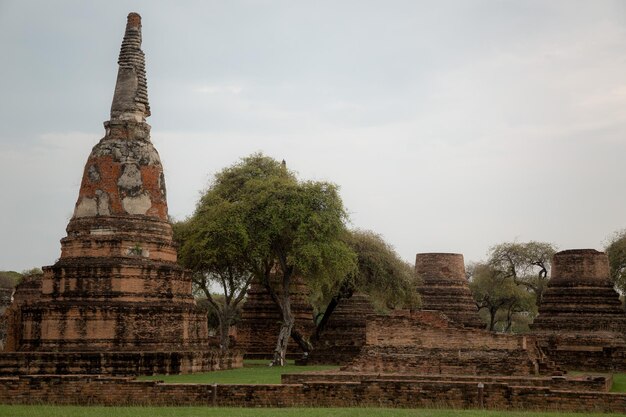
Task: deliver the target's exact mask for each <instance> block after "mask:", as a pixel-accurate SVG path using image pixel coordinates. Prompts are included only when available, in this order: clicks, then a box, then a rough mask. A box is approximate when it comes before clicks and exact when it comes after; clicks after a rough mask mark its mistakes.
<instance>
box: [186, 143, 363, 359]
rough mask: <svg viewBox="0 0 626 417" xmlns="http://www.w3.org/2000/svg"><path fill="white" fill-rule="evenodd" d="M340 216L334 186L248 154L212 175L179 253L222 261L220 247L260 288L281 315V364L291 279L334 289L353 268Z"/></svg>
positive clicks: (289, 322)
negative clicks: (270, 298) (312, 179)
mask: <svg viewBox="0 0 626 417" xmlns="http://www.w3.org/2000/svg"><path fill="white" fill-rule="evenodd" d="M201 219H202V220H201ZM216 219H218V220H216ZM346 221H347V214H346V212H345V210H344V208H343V204H342V202H341V198H340V197H339V194H338V192H337V187H336V186H335V185H333V184H330V183H327V182H313V181H299V180H298V179H297V178H296V176H295V175H294V174H293V173H292V172H290V171H289V170H288V169H287V167H286V166H285V164H284V163H282V164H281V163H279V162H278V161H276V160H274V159H272V158H269V157H266V156H264V155H262V154H254V155H251V156H249V157H247V158H244V159H243V160H242V161H241V162H240V163H238V164H235V165H233V166H231V167H229V168H226V169H224V170H223V171H221V172H220V173H218V174H216V175H215V179H214V181H213V183H212V185H211V186H210V187H209V189H208V190H207V192H206V193H205V194H204V195H203V196H202V198H201V200H200V202H199V203H198V206H197V208H196V212H195V213H194V215H193V216H192V218H191V219H190V220H189V222H190V224H189V227H188V228H185V230H186V231H184V233H183V234H182V235H181V236H183V238H182V240H183V241H184V243H183V246H182V248H181V253H182V257H181V258H182V260H183V262H184V263H185V264H187V262H188V261H189V262H190V263H188V264H187V265H193V264H198V265H201V264H202V263H204V264H206V263H207V262H209V261H207V259H209V260H210V262H224V260H223V259H222V258H224V256H222V255H223V253H222V251H226V254H225V258H227V259H228V260H229V262H230V263H229V264H230V265H231V266H232V268H233V270H234V271H235V272H236V273H237V274H238V276H242V277H245V279H246V280H248V279H249V278H250V277H254V278H255V279H258V280H259V282H260V283H262V285H264V286H265V288H266V289H267V290H268V292H269V294H270V296H271V297H272V299H273V300H274V301H275V303H276V304H277V306H278V307H279V309H280V311H281V315H282V323H281V328H280V333H279V335H278V339H277V343H276V349H275V352H274V360H273V364H276V365H284V363H285V354H286V350H287V342H288V341H289V339H290V337H291V334H292V330H293V326H294V320H295V319H294V316H293V314H292V312H291V303H290V298H289V293H290V287H291V282H292V279H293V277H294V276H301V277H303V278H304V280H305V282H307V284H309V286H310V287H312V288H321V287H332V286H333V285H334V283H335V282H336V281H337V280H342V279H343V277H344V276H345V275H346V274H348V273H350V272H351V271H352V270H353V269H354V268H355V267H356V259H355V258H356V256H355V254H354V252H353V251H352V250H351V249H350V247H349V246H348V244H346V242H345V241H344V239H342V238H343V236H344V234H345V233H346V227H345V223H346ZM215 223H219V227H218V226H213V225H214V224H215ZM202 230H204V231H202ZM198 247H200V248H202V250H196V249H195V248H198ZM207 253H208V254H209V255H210V256H209V257H208V258H207V257H206V256H207ZM191 260H194V261H193V262H191ZM231 261H232V262H231ZM194 269H195V268H194ZM271 277H276V278H277V279H270V278H271ZM207 278H212V277H211V276H209V277H207ZM248 282H249V281H248ZM298 341H299V342H300V343H304V341H303V340H302V337H300V338H299V340H298Z"/></svg>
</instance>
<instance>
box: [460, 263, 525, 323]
mask: <svg viewBox="0 0 626 417" xmlns="http://www.w3.org/2000/svg"><path fill="white" fill-rule="evenodd" d="M467 271H468V275H469V276H470V284H469V285H470V289H471V291H472V295H473V297H474V300H475V302H476V305H477V306H478V308H479V310H480V311H481V312H483V313H484V314H485V315H486V318H487V329H488V330H490V331H501V332H510V331H512V330H513V327H514V325H515V323H516V322H517V323H519V325H518V326H515V327H516V329H515V330H518V331H519V330H527V329H526V328H525V327H527V325H528V322H529V320H531V319H532V318H534V316H535V315H536V314H537V307H536V304H535V297H534V295H533V294H532V293H530V292H529V291H528V289H527V287H526V286H524V285H522V284H517V283H516V282H515V281H514V280H513V279H512V277H510V276H505V275H503V274H502V273H501V271H499V270H496V269H494V268H493V266H491V265H489V264H488V263H477V264H472V265H469V266H468V267H467ZM520 322H521V323H520Z"/></svg>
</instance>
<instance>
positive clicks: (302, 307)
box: [237, 277, 315, 359]
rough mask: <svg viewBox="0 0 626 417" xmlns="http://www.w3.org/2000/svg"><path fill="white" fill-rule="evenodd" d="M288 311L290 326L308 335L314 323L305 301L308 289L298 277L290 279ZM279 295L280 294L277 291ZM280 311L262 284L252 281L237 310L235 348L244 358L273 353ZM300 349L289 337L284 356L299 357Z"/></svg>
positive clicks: (305, 335) (265, 355) (307, 298)
mask: <svg viewBox="0 0 626 417" xmlns="http://www.w3.org/2000/svg"><path fill="white" fill-rule="evenodd" d="M290 293H291V297H290V300H291V312H292V313H293V316H294V318H295V325H294V329H295V330H296V331H298V332H299V333H300V334H301V335H302V336H303V337H305V338H308V337H309V336H310V335H311V333H312V332H313V329H314V328H315V323H314V322H313V307H312V306H311V303H310V302H309V288H308V286H307V285H306V283H305V282H304V280H303V279H302V278H300V277H294V278H293V279H292V281H291V288H290ZM279 294H280V293H279ZM281 321H282V314H281V312H280V309H279V308H278V306H276V303H274V301H273V300H272V297H271V296H270V295H269V293H268V292H267V290H266V289H265V287H264V286H263V285H262V284H261V283H259V282H258V281H256V280H253V281H252V283H251V284H250V287H249V288H248V292H247V293H246V302H245V304H244V305H243V307H242V309H241V322H240V323H239V324H238V325H237V348H238V349H240V350H241V351H243V352H244V354H245V357H246V358H250V359H254V358H256V359H269V358H272V357H273V355H274V350H275V349H276V342H277V340H278V334H279V332H280V326H281ZM302 353H303V351H302V349H301V348H300V346H299V345H298V344H297V343H296V342H295V341H294V340H293V338H292V339H291V340H289V344H288V345H287V357H288V358H300V357H301V356H302Z"/></svg>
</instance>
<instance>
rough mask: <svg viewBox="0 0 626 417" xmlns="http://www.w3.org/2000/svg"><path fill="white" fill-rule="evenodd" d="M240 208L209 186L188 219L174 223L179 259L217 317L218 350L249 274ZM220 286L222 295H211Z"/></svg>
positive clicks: (225, 339) (226, 344)
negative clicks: (245, 260) (244, 254)
mask: <svg viewBox="0 0 626 417" xmlns="http://www.w3.org/2000/svg"><path fill="white" fill-rule="evenodd" d="M240 211H241V210H239V209H238V208H237V207H235V206H234V205H233V204H230V203H228V202H226V201H223V200H221V199H220V198H219V197H217V196H215V195H214V192H213V191H212V189H209V190H208V191H207V192H206V193H205V195H204V197H203V198H202V200H201V202H200V204H199V205H198V207H197V209H196V211H195V213H194V214H193V216H192V217H190V218H189V219H187V220H185V221H182V222H176V223H174V237H175V240H176V241H177V242H178V243H179V247H180V249H179V262H180V263H181V264H182V265H183V266H185V267H186V268H188V269H190V270H191V271H192V275H191V277H192V281H193V285H194V289H195V290H196V292H201V293H202V295H203V296H204V297H205V299H206V301H207V302H208V304H209V306H210V307H211V309H212V310H213V312H214V314H215V316H216V317H217V318H218V320H219V334H220V349H221V350H223V351H228V349H229V347H230V338H229V337H228V332H229V329H230V327H231V326H232V325H233V320H234V319H235V317H236V316H237V315H238V309H239V306H240V304H241V303H242V301H243V299H244V297H245V295H246V291H247V289H248V286H249V285H250V281H251V280H252V274H250V272H249V271H247V270H246V269H245V267H244V265H243V262H244V259H243V258H242V253H243V250H245V249H246V247H247V236H246V234H245V233H244V231H243V229H242V224H241V213H240ZM214 286H219V288H220V289H221V292H222V293H221V296H219V297H216V296H215V294H213V287H214Z"/></svg>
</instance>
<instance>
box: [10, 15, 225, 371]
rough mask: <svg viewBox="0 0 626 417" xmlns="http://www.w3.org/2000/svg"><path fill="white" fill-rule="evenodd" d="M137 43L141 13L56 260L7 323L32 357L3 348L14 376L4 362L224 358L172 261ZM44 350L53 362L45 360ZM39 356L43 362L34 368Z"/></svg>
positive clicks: (85, 365) (179, 364)
mask: <svg viewBox="0 0 626 417" xmlns="http://www.w3.org/2000/svg"><path fill="white" fill-rule="evenodd" d="M141 41H142V38H141V17H140V16H139V15H138V14H136V13H130V14H129V15H128V19H127V25H126V31H125V34H124V40H123V42H122V47H121V51H120V55H119V60H118V64H119V71H118V75H117V83H116V86H115V93H114V96H113V103H112V105H111V118H110V120H109V121H107V122H105V123H104V127H105V136H104V138H102V139H101V140H100V142H99V143H98V144H97V145H95V146H94V147H93V149H92V151H91V154H90V155H89V158H88V159H87V163H86V164H85V169H84V173H83V178H82V182H81V185H80V191H79V195H78V200H77V202H76V206H75V210H74V215H73V217H72V218H71V220H70V222H69V224H68V226H67V236H66V237H65V238H63V239H62V240H61V257H60V258H59V260H58V261H57V262H56V263H55V264H54V265H52V266H47V267H44V268H43V271H44V273H43V277H42V279H41V284H40V285H41V286H40V288H41V290H40V294H39V296H38V299H37V300H35V301H32V302H28V303H23V304H22V305H21V306H19V314H17V316H16V321H17V322H16V323H14V324H13V327H14V329H15V331H14V335H13V342H12V344H11V345H10V346H8V348H9V349H7V350H10V351H15V352H18V353H30V356H29V355H24V354H23V355H21V356H20V355H17V354H16V355H17V356H15V355H14V356H13V357H9V356H7V354H5V355H3V356H2V357H1V358H0V368H3V369H4V372H7V373H10V369H11V359H12V360H16V361H17V362H19V363H18V364H17V365H16V367H17V368H19V371H20V372H21V371H26V372H33V371H34V373H41V372H42V371H43V372H48V373H74V372H80V373H153V372H157V371H158V372H163V373H179V372H191V371H201V370H210V369H214V368H215V367H218V366H220V365H219V363H217V362H218V360H217V357H216V355H215V352H214V351H209V350H208V348H207V323H206V317H205V315H204V314H203V313H202V312H201V311H199V310H198V309H197V308H196V304H195V300H194V298H193V296H192V288H191V278H190V275H189V274H187V273H186V272H185V271H184V270H183V268H182V267H180V266H179V265H178V264H177V263H176V257H177V253H176V247H175V245H174V243H173V241H172V227H171V225H170V223H169V220H168V217H167V201H166V191H165V178H164V175H163V167H162V165H161V161H160V158H159V155H158V153H157V151H156V149H155V148H154V146H153V145H152V143H151V141H150V126H149V125H148V124H147V123H146V117H148V116H149V115H150V106H149V103H148V93H147V85H146V73H145V63H144V53H143V51H142V50H141ZM66 352H67V353H66ZM64 353H66V354H64ZM38 354H39V356H38ZM48 354H54V359H53V360H51V359H52V357H49V356H48V358H49V359H48V360H47V361H46V360H45V358H46V355H48ZM84 358H87V359H84ZM83 359H84V360H83ZM20 361H21V362H20ZM29 361H30V362H29ZM35 361H40V362H42V363H44V362H50V363H49V364H48V365H47V366H43V367H42V369H37V370H33V369H31V368H29V366H30V365H29V364H30V363H32V362H35ZM226 366H230V364H226ZM49 367H53V368H54V370H53V371H51V369H50V368H49ZM25 368H26V369H25ZM0 372H3V371H2V370H0Z"/></svg>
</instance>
